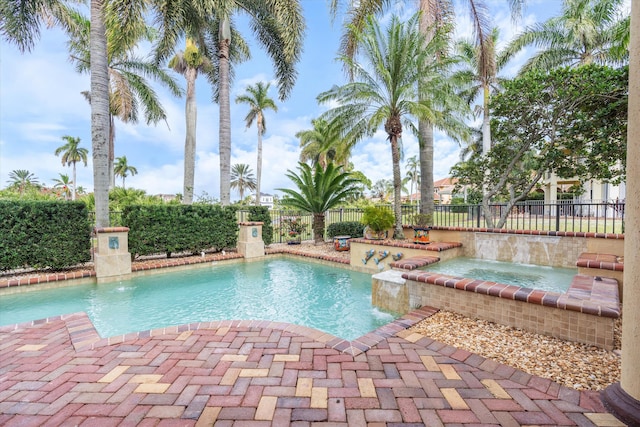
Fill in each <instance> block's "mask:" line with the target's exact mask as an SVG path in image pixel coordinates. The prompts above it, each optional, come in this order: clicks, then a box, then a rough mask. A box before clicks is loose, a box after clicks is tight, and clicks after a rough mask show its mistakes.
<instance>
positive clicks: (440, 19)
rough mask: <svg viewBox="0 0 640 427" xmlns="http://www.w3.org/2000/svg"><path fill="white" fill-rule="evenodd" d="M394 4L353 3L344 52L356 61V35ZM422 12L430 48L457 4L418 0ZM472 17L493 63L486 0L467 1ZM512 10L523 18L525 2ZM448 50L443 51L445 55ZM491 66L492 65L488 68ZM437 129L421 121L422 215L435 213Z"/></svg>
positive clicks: (376, 0) (515, 2)
mask: <svg viewBox="0 0 640 427" xmlns="http://www.w3.org/2000/svg"><path fill="white" fill-rule="evenodd" d="M339 3H340V1H339V0H332V1H331V3H330V4H331V11H332V14H333V15H334V16H335V14H336V13H337V10H338V5H339ZM391 3H392V2H390V1H389V0H368V1H361V2H352V4H351V8H350V10H349V14H348V15H349V20H348V22H347V24H346V25H345V28H346V29H347V30H346V31H345V33H344V34H343V37H342V45H341V48H340V50H341V51H342V52H343V53H344V54H345V55H347V56H350V57H353V56H354V55H355V54H356V51H357V48H358V46H357V43H356V34H357V33H358V32H359V31H361V30H362V28H363V26H364V25H365V22H366V17H367V16H368V15H370V14H378V13H381V12H382V11H383V10H384V8H385V7H388V6H389V5H390V4H391ZM417 3H418V4H419V10H420V12H421V13H420V24H419V29H420V33H421V34H422V36H423V37H424V40H423V42H424V44H425V45H428V44H429V43H430V42H431V40H432V39H433V37H434V36H435V35H436V30H437V29H438V28H441V27H442V26H444V25H445V24H448V23H453V22H455V20H454V19H453V1H452V0H417ZM466 3H467V4H468V6H469V15H470V17H471V20H472V22H473V29H474V35H475V38H476V44H477V45H478V46H480V50H481V52H482V54H481V58H482V61H483V62H485V61H490V60H491V55H488V54H487V53H486V52H487V50H488V48H489V46H488V42H487V39H488V37H487V36H488V34H489V30H488V28H489V18H488V16H489V15H488V11H487V8H486V5H485V3H484V1H483V0H467V2H466ZM509 3H510V5H511V10H512V14H513V16H514V17H517V16H519V15H520V12H521V10H522V6H523V4H524V0H510V2H509ZM445 50H446V49H444V48H443V49H442V52H444V51H445ZM440 59H441V56H440V52H437V53H436V55H434V57H433V58H432V60H434V61H438V60H440ZM488 65H489V64H488ZM429 91H430V87H429V82H428V81H426V80H425V81H423V82H422V87H421V89H420V94H421V96H424V97H425V98H429V97H430V96H431V94H429ZM434 126H436V127H438V126H437V124H436V123H433V122H432V121H431V120H430V119H429V118H426V117H425V118H422V119H419V121H418V142H419V148H420V175H421V177H422V180H421V184H420V213H422V214H427V215H428V214H432V213H433V207H434V205H433V133H434Z"/></svg>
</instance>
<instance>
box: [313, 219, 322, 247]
mask: <svg viewBox="0 0 640 427" xmlns="http://www.w3.org/2000/svg"><path fill="white" fill-rule="evenodd" d="M313 240H314V242H315V244H316V245H319V244H321V243H323V242H324V212H314V213H313Z"/></svg>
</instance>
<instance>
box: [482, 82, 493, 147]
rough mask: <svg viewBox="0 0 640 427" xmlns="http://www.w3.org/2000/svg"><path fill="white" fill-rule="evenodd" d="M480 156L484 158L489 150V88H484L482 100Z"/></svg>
mask: <svg viewBox="0 0 640 427" xmlns="http://www.w3.org/2000/svg"><path fill="white" fill-rule="evenodd" d="M482 103H483V106H482V109H483V112H482V155H483V156H486V155H487V153H489V150H491V116H490V115H489V87H488V86H487V87H485V88H484V97H483V100H482Z"/></svg>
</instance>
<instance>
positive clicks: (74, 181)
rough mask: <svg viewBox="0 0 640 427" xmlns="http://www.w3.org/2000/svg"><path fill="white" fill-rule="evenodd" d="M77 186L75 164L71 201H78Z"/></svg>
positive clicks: (74, 163) (74, 164) (74, 165)
mask: <svg viewBox="0 0 640 427" xmlns="http://www.w3.org/2000/svg"><path fill="white" fill-rule="evenodd" d="M76 185H77V184H76V162H73V191H72V192H71V200H76ZM65 198H66V196H65Z"/></svg>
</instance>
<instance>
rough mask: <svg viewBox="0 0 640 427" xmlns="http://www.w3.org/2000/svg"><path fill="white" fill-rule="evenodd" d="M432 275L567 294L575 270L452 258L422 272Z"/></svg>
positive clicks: (575, 272) (576, 270)
mask: <svg viewBox="0 0 640 427" xmlns="http://www.w3.org/2000/svg"><path fill="white" fill-rule="evenodd" d="M425 270H427V271H433V272H434V273H441V274H448V275H451V276H456V277H466V278H470V279H480V280H485V281H490V282H496V283H503V284H505V285H515V286H521V287H524V288H531V289H540V290H542V291H551V292H560V293H564V292H567V290H568V289H569V285H570V284H571V281H572V280H573V277H574V276H575V275H576V274H578V269H577V268H563V267H548V266H540V265H532V264H518V263H511V262H503V261H491V260H486V259H476V258H465V257H461V258H454V259H452V260H449V261H443V262H437V263H435V264H431V265H429V266H428V267H426V268H425Z"/></svg>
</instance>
